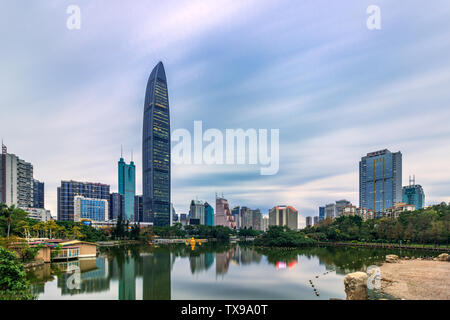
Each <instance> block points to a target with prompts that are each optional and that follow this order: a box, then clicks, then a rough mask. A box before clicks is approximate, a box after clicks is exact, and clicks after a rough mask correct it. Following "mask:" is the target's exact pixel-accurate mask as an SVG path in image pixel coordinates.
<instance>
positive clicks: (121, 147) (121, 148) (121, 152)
mask: <svg viewBox="0 0 450 320" xmlns="http://www.w3.org/2000/svg"><path fill="white" fill-rule="evenodd" d="M120 157H121V158H123V145H120Z"/></svg>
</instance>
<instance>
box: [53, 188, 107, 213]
mask: <svg viewBox="0 0 450 320" xmlns="http://www.w3.org/2000/svg"><path fill="white" fill-rule="evenodd" d="M75 196H82V197H84V198H89V199H104V200H106V201H108V200H109V199H110V194H109V185H107V184H102V183H92V182H78V181H72V180H71V181H61V186H60V187H58V189H57V199H58V220H61V221H74V197H75Z"/></svg>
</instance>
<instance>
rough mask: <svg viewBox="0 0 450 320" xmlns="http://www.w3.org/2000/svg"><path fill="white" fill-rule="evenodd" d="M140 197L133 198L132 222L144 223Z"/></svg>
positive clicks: (142, 205)
mask: <svg viewBox="0 0 450 320" xmlns="http://www.w3.org/2000/svg"><path fill="white" fill-rule="evenodd" d="M142 200H143V198H142V196H135V197H134V221H135V222H143V221H144V204H143V201H142Z"/></svg>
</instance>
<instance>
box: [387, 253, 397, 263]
mask: <svg viewBox="0 0 450 320" xmlns="http://www.w3.org/2000/svg"><path fill="white" fill-rule="evenodd" d="M386 262H387V263H397V262H398V256H396V255H395V254H388V255H387V256H386Z"/></svg>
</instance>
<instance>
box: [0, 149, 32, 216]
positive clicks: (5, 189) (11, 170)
mask: <svg viewBox="0 0 450 320" xmlns="http://www.w3.org/2000/svg"><path fill="white" fill-rule="evenodd" d="M33 186H34V181H33V165H32V164H31V163H28V162H26V161H24V160H21V159H20V158H19V157H18V156H16V155H15V154H10V153H8V152H7V148H6V146H5V145H4V144H2V155H1V157H0V202H3V203H6V204H7V205H8V206H11V205H15V206H16V207H20V208H31V207H33V205H34V203H33Z"/></svg>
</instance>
